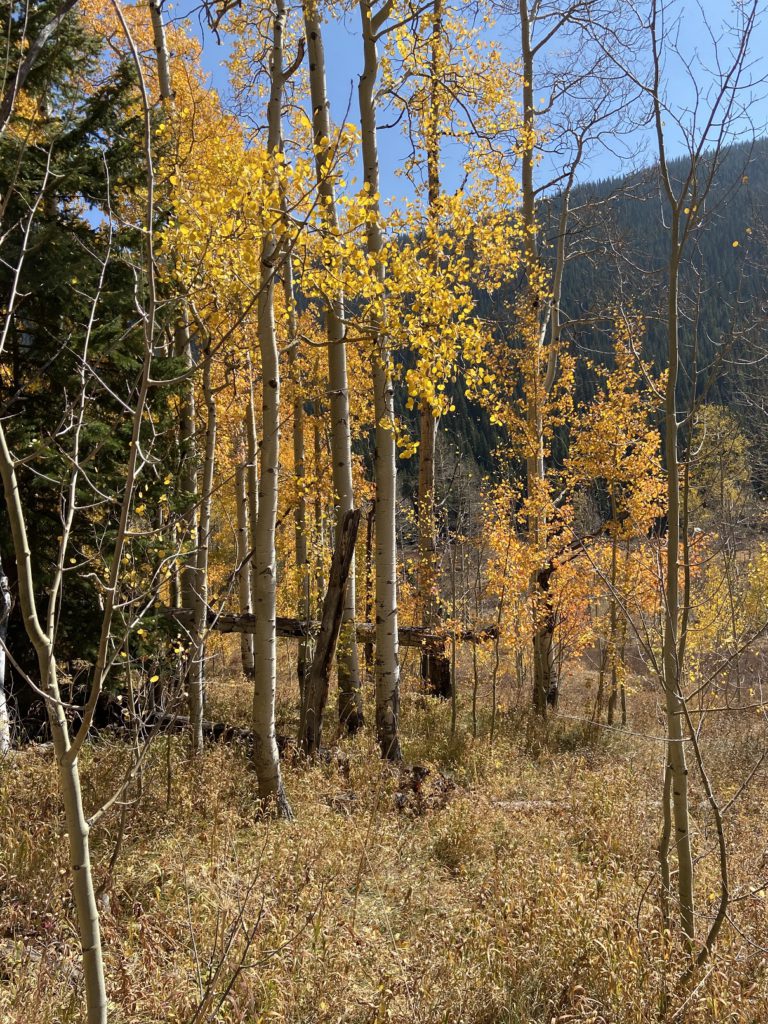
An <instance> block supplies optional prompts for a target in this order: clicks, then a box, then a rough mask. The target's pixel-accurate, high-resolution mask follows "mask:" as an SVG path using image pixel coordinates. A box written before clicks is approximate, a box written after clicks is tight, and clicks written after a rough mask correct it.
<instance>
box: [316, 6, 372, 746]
mask: <svg viewBox="0 0 768 1024" xmlns="http://www.w3.org/2000/svg"><path fill="white" fill-rule="evenodd" d="M303 9H304V25H305V29H306V38H307V50H308V53H309V86H310V94H311V102H312V126H313V131H314V137H315V146H316V148H317V154H316V166H317V185H318V193H319V196H320V208H321V212H322V215H323V218H324V227H325V230H326V231H329V232H331V233H335V232H336V231H338V229H339V221H338V213H337V210H336V194H335V189H334V185H333V178H332V176H331V168H332V165H333V161H334V151H333V148H332V146H331V142H330V140H331V134H332V132H331V120H330V112H329V103H328V92H327V88H326V76H325V52H324V49H323V35H322V27H321V21H320V12H319V10H318V4H317V0H303ZM326 326H327V333H328V343H329V344H328V390H329V392H330V407H331V457H332V462H333V487H334V491H335V494H336V543H338V538H339V529H340V526H341V519H342V517H343V515H344V513H345V512H349V511H350V510H351V509H352V508H353V505H354V494H353V483H352V435H351V432H350V417H349V385H348V382H347V352H346V329H345V327H344V294H343V292H341V291H339V292H338V293H337V294H336V296H335V297H334V298H333V299H332V300H331V301H329V302H328V303H327V306H326ZM336 664H337V668H338V676H339V721H340V723H341V726H342V728H343V729H345V730H346V731H347V732H348V733H355V732H357V730H358V729H359V728H360V727H361V726H362V724H363V701H362V690H361V688H360V666H359V664H358V656H357V644H356V643H355V563H354V561H353V562H352V566H351V568H350V572H349V580H348V582H347V592H346V599H345V605H344V618H343V621H342V625H341V633H340V636H339V648H338V651H337V655H336Z"/></svg>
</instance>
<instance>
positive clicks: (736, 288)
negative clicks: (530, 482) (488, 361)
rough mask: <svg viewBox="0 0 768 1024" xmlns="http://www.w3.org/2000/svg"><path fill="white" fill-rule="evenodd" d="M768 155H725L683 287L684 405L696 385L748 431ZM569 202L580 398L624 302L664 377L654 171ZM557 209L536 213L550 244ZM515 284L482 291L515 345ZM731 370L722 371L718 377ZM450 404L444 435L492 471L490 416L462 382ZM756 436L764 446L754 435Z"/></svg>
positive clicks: (767, 230)
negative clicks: (636, 314) (639, 316)
mask: <svg viewBox="0 0 768 1024" xmlns="http://www.w3.org/2000/svg"><path fill="white" fill-rule="evenodd" d="M767 158H768V139H760V140H758V141H756V142H750V143H745V144H743V145H734V146H733V147H731V148H730V149H729V150H727V151H726V152H725V153H724V154H723V155H722V156H721V159H720V161H719V163H718V165H717V167H716V168H714V184H713V187H712V190H711V193H710V196H709V198H708V200H707V203H706V207H705V208H704V209H702V210H701V211H700V213H701V218H700V227H697V229H696V231H695V235H694V241H693V245H692V246H691V249H690V260H689V262H688V263H687V265H686V266H685V268H684V271H683V275H682V281H681V286H682V293H683V299H684V308H685V313H686V316H685V323H684V332H683V338H682V352H683V357H684V372H683V374H682V375H681V381H680V400H681V402H685V403H687V402H688V401H689V400H690V397H691V394H692V390H693V384H694V378H695V379H696V394H697V395H698V396H701V395H703V394H705V393H706V395H707V398H708V400H710V401H716V402H719V403H723V404H726V405H731V406H733V407H734V409H735V411H736V412H737V413H738V414H739V415H740V416H741V417H742V418H743V419H744V420H745V427H746V428H747V430H749V428H750V423H749V419H750V417H749V408H748V402H747V401H746V398H747V397H748V394H749V392H750V391H751V390H753V386H754V380H753V378H754V375H755V372H756V368H757V365H758V364H756V363H755V360H756V359H757V358H759V354H760V352H761V351H764V350H765V347H766V343H765V333H764V326H763V317H762V312H763V311H764V304H765V299H766V285H765V263H766V243H767V242H768V227H767V225H766V199H767V198H768V160H767ZM686 166H687V164H686V160H685V159H679V160H676V161H674V162H673V163H672V165H671V172H672V175H673V177H674V178H678V179H679V178H681V177H682V175H683V174H684V172H685V170H686ZM571 207H572V211H573V212H572V216H571V227H570V229H569V235H568V248H569V251H570V252H571V258H570V260H569V262H568V265H567V267H566V271H565V276H564V282H563V304H562V305H563V322H564V324H565V331H564V335H565V338H566V339H567V343H568V345H569V347H570V349H571V351H572V352H573V353H574V354H575V355H577V357H578V358H577V368H576V389H577V398H579V399H588V398H589V397H591V394H592V392H593V390H594V376H593V374H592V372H591V371H590V368H589V361H590V360H595V359H599V360H600V361H601V362H602V361H605V360H606V359H607V360H609V361H610V353H611V350H612V339H611V311H612V310H613V309H615V308H617V307H618V306H622V307H624V308H626V307H634V308H635V309H637V310H639V311H640V312H642V313H643V315H644V317H645V319H646V334H645V339H644V352H643V355H644V356H645V357H646V358H647V359H649V360H650V361H651V362H652V363H653V364H654V365H655V366H656V367H657V368H658V369H659V370H660V369H662V368H663V366H664V363H665V358H666V339H665V334H664V322H663V313H664V309H663V307H664V303H665V301H666V281H665V277H664V274H665V260H666V253H667V248H668V234H667V225H666V222H665V209H664V204H663V202H662V200H661V198H660V192H659V182H658V172H657V170H656V168H654V167H649V168H646V169H644V170H641V171H639V172H636V173H633V174H629V175H626V176H624V177H616V178H610V179H606V180H603V181H597V182H594V183H590V184H586V185H583V186H580V187H579V188H577V189H576V190H575V191H574V193H573V196H572V199H571ZM558 213H559V199H557V198H555V199H552V200H549V201H548V202H547V203H546V204H543V205H542V208H541V213H540V216H541V220H542V225H543V232H544V234H545V236H546V237H547V239H548V241H549V246H550V249H551V248H552V246H553V245H554V242H555V238H556V230H557V228H556V225H557V215H558ZM517 286H518V282H517V281H515V280H512V281H510V282H509V283H508V284H507V285H506V286H504V287H503V288H501V289H500V290H499V291H497V292H495V293H494V294H493V295H488V294H487V293H484V292H479V293H478V303H479V305H480V308H481V310H482V313H483V315H484V316H486V317H488V319H489V320H491V321H492V322H493V323H494V325H495V329H496V330H497V331H498V332H499V333H500V334H501V335H502V336H503V337H504V338H505V339H506V340H507V341H508V343H509V344H510V345H515V344H516V343H517V339H516V338H515V336H514V331H513V329H512V327H511V323H512V317H511V307H512V304H513V301H514V297H515V294H516V288H517ZM726 365H727V366H728V368H729V372H728V374H727V375H726V374H724V373H723V372H722V370H723V368H724V367H725V366H726ZM454 404H455V405H456V412H455V414H453V415H452V416H451V417H450V418H449V421H448V422H447V424H446V425H447V428H448V432H449V434H450V435H451V437H452V438H453V439H454V443H455V445H456V446H457V447H458V448H459V449H460V450H461V451H462V452H464V454H465V455H469V454H471V455H472V456H473V457H474V458H475V459H476V461H477V463H478V466H479V467H480V469H481V470H483V471H490V470H491V468H492V461H493V460H492V457H491V453H492V450H493V447H494V446H495V444H496V443H498V434H497V432H496V431H494V429H493V428H492V427H491V425H490V423H489V419H488V416H487V415H486V414H485V413H484V412H483V411H482V410H480V409H478V407H477V406H476V405H475V404H474V403H471V402H468V401H467V400H466V397H465V395H464V392H463V388H462V387H457V389H456V396H455V399H454ZM754 441H755V443H756V444H757V445H759V444H760V436H759V432H758V431H756V432H755V436H754Z"/></svg>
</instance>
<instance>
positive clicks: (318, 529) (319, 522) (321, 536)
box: [312, 402, 325, 618]
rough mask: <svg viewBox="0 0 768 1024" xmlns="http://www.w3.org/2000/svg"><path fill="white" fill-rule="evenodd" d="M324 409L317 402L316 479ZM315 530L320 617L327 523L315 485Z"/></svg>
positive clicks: (316, 596) (314, 436)
mask: <svg viewBox="0 0 768 1024" xmlns="http://www.w3.org/2000/svg"><path fill="white" fill-rule="evenodd" d="M321 416H322V409H321V407H320V403H319V402H318V403H317V407H316V409H315V415H314V417H313V420H312V452H313V454H314V458H315V479H316V480H319V479H320V463H321V459H322V438H321V436H320V422H321ZM312 512H313V518H314V530H315V544H314V547H315V552H314V556H315V565H314V571H313V573H312V577H313V581H314V584H315V593H314V600H313V605H312V609H313V615H314V616H315V617H316V618H319V617H320V608H321V606H322V603H323V595H324V594H325V523H324V520H323V498H322V494H321V489H320V487H318V486H316V487H315V500H314V502H313V506H312Z"/></svg>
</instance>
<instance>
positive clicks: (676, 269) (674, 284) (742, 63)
mask: <svg viewBox="0 0 768 1024" xmlns="http://www.w3.org/2000/svg"><path fill="white" fill-rule="evenodd" d="M629 9H630V11H631V13H632V16H633V18H634V20H635V24H636V29H637V32H638V35H639V38H640V39H642V40H644V41H645V43H646V46H647V48H648V50H649V60H648V66H647V69H645V70H644V71H639V70H638V69H637V68H636V67H632V66H628V65H627V64H626V63H624V62H623V61H622V55H621V54H620V53H617V52H615V51H614V49H613V48H612V47H609V46H608V45H607V43H606V39H605V35H604V33H603V26H601V25H600V24H599V23H594V24H592V25H591V26H590V28H591V29H592V31H593V34H594V38H595V40H596V41H597V43H598V45H599V46H601V47H602V48H603V51H604V53H605V55H606V58H607V59H608V60H611V61H612V62H614V63H615V65H616V67H617V68H618V70H619V71H621V72H622V73H623V74H624V75H626V77H627V78H628V79H630V80H631V81H632V82H633V84H634V85H635V86H636V87H637V88H638V90H639V91H640V92H641V93H642V94H643V96H644V97H645V99H646V101H647V104H648V107H649V113H650V122H651V125H652V128H653V132H654V136H655V142H656V156H657V159H658V163H657V170H658V180H659V193H660V198H661V201H662V203H663V210H664V213H663V216H664V227H665V234H666V239H667V250H666V261H665V266H664V271H665V278H666V280H665V295H664V299H665V306H664V310H663V312H662V323H663V324H664V329H665V333H666V348H667V352H666V356H667V358H666V374H667V376H666V381H665V388H664V403H663V404H664V420H663V424H664V430H663V434H664V436H663V443H664V462H665V470H666V476H667V479H666V499H667V528H666V538H665V567H664V569H665V571H664V574H663V580H662V586H663V595H662V596H663V600H662V604H663V614H662V620H663V621H662V650H661V663H660V665H659V666H658V672H659V677H660V682H661V685H662V688H663V692H664V700H665V708H666V720H667V757H666V764H665V773H664V787H663V819H664V822H663V828H662V835H661V841H660V843H659V860H660V869H661V879H662V901H663V905H664V906H666V905H667V904H668V902H669V890H670V885H671V879H672V871H671V870H670V864H669V852H670V850H674V851H675V854H676V858H677V876H676V888H677V905H678V913H679V920H680V929H681V932H682V935H683V938H684V941H685V943H686V945H687V946H688V947H689V948H692V946H693V942H694V940H695V937H696V912H695V885H694V882H695V879H694V858H693V849H692V840H691V831H690V813H689V778H688V760H687V756H686V742H690V744H691V749H692V751H693V754H694V759H695V763H696V766H697V768H698V771H699V775H700V777H701V781H702V784H703V786H704V790H705V793H706V795H707V801H708V803H709V805H710V808H711V810H712V813H713V818H714V821H715V827H716V830H717V833H718V843H719V848H720V898H719V901H718V906H717V909H716V911H715V914H714V916H713V919H712V921H711V924H710V927H709V930H708V933H707V935H706V937H705V939H704V941H703V943H702V947H701V949H700V951H699V954H698V956H697V962H698V963H702V962H703V960H704V959H706V957H707V956H708V955H709V953H710V952H711V949H712V946H713V944H714V941H715V939H716V937H717V935H718V933H719V930H720V928H721V926H722V924H723V921H724V920H725V917H726V914H727V909H728V903H729V900H730V889H729V882H728V857H727V848H726V843H725V838H724V833H723V830H722V812H721V810H720V807H719V806H718V803H717V800H716V799H715V797H714V793H713V791H712V788H711V784H710V780H709V778H708V776H707V772H706V771H705V768H704V764H703V760H702V755H701V749H700V746H699V743H698V738H697V736H696V732H695V728H694V726H693V724H692V722H691V716H690V712H689V710H688V703H687V698H686V681H687V677H688V666H687V658H688V642H689V632H690V618H691V552H690V545H689V538H688V534H687V529H686V528H685V527H686V525H687V505H688V493H687V491H688V479H689V474H688V471H687V469H686V470H685V472H684V473H683V476H682V481H681V459H680V435H681V431H682V429H683V428H684V426H686V425H688V424H687V421H689V420H690V419H691V418H692V412H693V409H691V410H689V411H688V415H686V414H685V411H684V410H682V409H681V408H680V407H679V385H680V377H681V362H682V355H681V350H682V345H681V340H682V339H681V335H682V324H683V316H682V304H683V295H682V294H681V290H682V289H681V270H682V269H683V267H684V265H685V261H686V258H689V257H688V252H689V251H690V249H691V248H692V246H693V244H694V239H695V236H696V234H697V233H698V232H699V231H700V229H701V227H702V225H703V224H704V223H705V221H706V202H707V199H708V197H709V195H710V192H711V189H712V185H713V181H714V178H715V174H716V171H717V169H718V168H719V166H720V164H721V159H722V156H723V154H724V152H725V151H726V148H727V146H728V143H729V142H730V141H732V139H733V138H735V137H738V134H739V132H740V131H741V126H742V124H743V123H744V121H746V122H747V123H748V117H747V110H746V109H745V106H746V104H747V103H748V102H749V99H748V98H749V95H750V94H749V90H748V89H747V84H748V80H749V73H750V71H749V69H750V61H751V57H752V54H751V52H750V45H751V43H752V41H753V33H754V31H755V27H756V24H757V22H758V13H759V10H760V5H759V3H758V2H757V0H748V2H746V3H733V4H732V5H729V7H728V12H727V13H728V16H729V17H730V21H726V20H725V19H724V20H723V23H722V27H723V36H722V38H720V37H718V38H715V36H713V37H712V38H713V49H714V61H713V65H712V66H713V67H714V68H715V70H714V71H711V70H710V68H705V67H703V66H700V65H702V61H701V59H700V58H699V57H698V55H695V56H692V55H691V54H686V53H685V52H684V51H683V50H682V45H683V42H682V40H681V38H680V37H679V36H678V35H677V34H676V33H673V32H671V31H670V28H669V26H670V25H671V24H673V22H671V21H670V20H669V19H670V16H671V9H670V5H669V4H666V3H663V2H662V0H649V2H648V3H647V4H640V3H638V4H632V5H630V8H629ZM674 63H677V65H678V68H679V70H680V72H681V74H683V75H688V76H689V78H690V84H691V87H692V88H693V90H694V93H695V95H696V97H697V102H696V104H695V107H694V108H693V110H690V109H685V107H684V106H682V104H681V105H678V104H676V103H675V101H674V100H673V99H671V98H670V97H669V96H668V95H667V90H666V84H665V81H664V75H665V70H666V68H667V67H668V66H669V65H670V64H674ZM699 71H701V72H702V74H703V73H704V71H706V74H707V75H708V76H709V80H708V82H707V81H706V79H705V78H702V81H699V78H698V77H697V73H698V72H699ZM742 119H744V120H742ZM668 121H670V122H671V123H673V124H674V125H675V126H676V128H678V129H680V131H681V134H682V137H683V138H684V140H685V144H686V163H685V166H684V169H683V171H682V173H681V174H680V175H679V176H678V175H677V174H675V173H673V171H672V170H671V169H670V163H669V155H668V150H669V128H668V127H667V122H668ZM696 371H697V377H698V376H699V375H700V374H702V373H706V374H707V375H709V374H711V372H712V367H707V368H704V369H702V368H701V367H698V366H697V367H696ZM695 383H698V380H697V381H696V382H695ZM694 391H695V389H694ZM694 408H695V406H694ZM681 576H682V586H681ZM686 729H687V735H686Z"/></svg>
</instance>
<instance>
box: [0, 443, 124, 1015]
mask: <svg viewBox="0 0 768 1024" xmlns="http://www.w3.org/2000/svg"><path fill="white" fill-rule="evenodd" d="M0 477H2V481H3V490H4V492H5V500H6V505H7V509H8V519H9V521H10V526H11V535H12V538H13V549H14V555H15V557H16V566H17V570H18V581H19V582H18V585H19V603H20V605H21V613H22V618H23V621H24V628H25V630H26V633H27V636H28V637H29V639H30V641H31V643H32V645H33V647H34V649H35V653H36V655H37V663H38V670H39V673H40V681H41V684H42V686H43V687H44V689H45V691H46V694H47V697H48V700H47V701H46V708H47V710H48V720H49V722H50V726H51V737H52V739H53V750H54V756H55V759H56V766H57V769H58V778H59V788H60V791H61V796H62V801H63V803H64V815H65V821H66V829H67V837H68V841H69V858H70V868H71V872H72V894H73V897H74V902H75V912H76V915H77V927H78V934H79V938H80V948H81V951H82V961H83V978H84V982H85V997H86V1019H87V1021H88V1024H106V1020H107V993H106V987H105V984H104V965H103V962H102V955H101V932H100V928H99V912H98V909H97V906H96V897H95V893H94V888H93V876H92V873H91V855H90V849H89V844H88V838H89V832H90V827H89V825H88V820H87V818H86V816H85V812H84V810H83V799H82V792H81V788H80V769H79V766H78V761H77V758H76V757H68V756H67V754H68V752H69V750H70V736H69V726H68V724H67V719H66V715H65V714H64V708H63V706H62V704H61V694H60V692H59V684H58V677H57V673H56V660H55V658H54V654H53V644H52V641H51V638H50V637H49V636H48V635H47V634H46V633H45V632H44V631H43V629H42V627H41V625H40V620H39V618H38V614H37V608H36V604H35V597H34V584H33V577H32V556H31V553H30V548H29V543H28V539H27V529H26V524H25V522H24V513H23V510H22V505H21V496H20V493H19V487H18V481H17V479H16V471H15V466H14V462H13V458H12V456H11V454H10V452H9V450H8V446H7V442H6V437H5V431H4V430H3V427H2V424H1V423H0Z"/></svg>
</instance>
